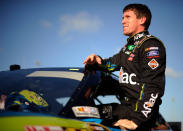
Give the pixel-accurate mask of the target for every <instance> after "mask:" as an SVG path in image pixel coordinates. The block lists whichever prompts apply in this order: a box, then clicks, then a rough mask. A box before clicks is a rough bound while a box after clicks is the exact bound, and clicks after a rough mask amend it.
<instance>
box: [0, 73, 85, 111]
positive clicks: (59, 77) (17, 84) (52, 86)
mask: <svg viewBox="0 0 183 131" xmlns="http://www.w3.org/2000/svg"><path fill="white" fill-rule="evenodd" d="M82 78H83V73H81V72H76V71H65V70H64V71H44V70H43V71H40V70H38V71H37V70H36V71H16V72H1V73H0V94H1V96H2V95H6V96H8V95H9V94H10V93H12V92H15V91H16V92H20V91H22V90H25V89H26V90H30V91H34V92H36V93H37V94H39V95H40V96H41V97H42V98H43V99H44V100H45V101H47V103H48V105H49V108H50V109H49V112H50V113H56V114H58V112H59V111H60V110H61V109H62V108H63V107H64V106H65V105H66V103H67V102H68V100H69V99H70V97H71V95H72V94H73V92H74V91H75V89H76V88H77V87H78V85H79V83H80V81H81V80H82ZM1 108H2V107H1Z"/></svg>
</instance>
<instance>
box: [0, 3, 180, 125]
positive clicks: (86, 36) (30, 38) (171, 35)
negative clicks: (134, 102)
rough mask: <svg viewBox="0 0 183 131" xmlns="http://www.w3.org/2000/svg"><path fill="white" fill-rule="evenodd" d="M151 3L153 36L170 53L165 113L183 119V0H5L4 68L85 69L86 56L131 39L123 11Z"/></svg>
mask: <svg viewBox="0 0 183 131" xmlns="http://www.w3.org/2000/svg"><path fill="white" fill-rule="evenodd" d="M130 3H141V4H146V5H147V6H148V7H149V8H150V10H151V12H152V21H151V25H150V28H149V32H150V34H152V35H154V36H156V37H158V38H160V39H161V40H162V41H163V42H164V44H165V46H166V53H167V68H166V87H165V95H164V96H163V98H162V99H163V103H162V105H161V107H160V112H161V114H162V115H163V116H164V118H165V119H166V120H167V121H182V122H183V102H182V92H183V87H182V82H183V67H182V65H183V61H182V56H183V52H182V50H183V44H181V42H182V37H183V36H182V31H183V26H182V23H183V17H182V13H183V8H182V7H183V1H182V0H174V1H173V0H0V71H4V70H9V66H10V65H12V64H19V65H20V66H21V68H23V69H26V68H37V67H65V66H66V67H71V66H72V67H83V66H84V65H83V64H82V63H83V61H84V60H85V58H86V57H87V56H88V55H90V54H92V53H95V54H98V55H100V56H102V57H104V58H107V57H110V56H112V55H114V54H115V53H117V52H118V51H119V50H120V49H121V48H122V47H123V46H124V45H125V43H126V39H127V37H126V36H124V35H123V33H122V24H121V20H122V10H123V8H124V7H125V5H127V4H130Z"/></svg>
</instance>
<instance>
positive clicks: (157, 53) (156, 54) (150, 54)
mask: <svg viewBox="0 0 183 131" xmlns="http://www.w3.org/2000/svg"><path fill="white" fill-rule="evenodd" d="M151 56H159V51H156V50H152V51H149V52H147V57H151Z"/></svg>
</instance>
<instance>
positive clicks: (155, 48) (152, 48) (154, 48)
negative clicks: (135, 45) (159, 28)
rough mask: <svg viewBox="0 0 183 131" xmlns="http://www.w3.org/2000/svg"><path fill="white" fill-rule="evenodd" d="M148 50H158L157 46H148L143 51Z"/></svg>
mask: <svg viewBox="0 0 183 131" xmlns="http://www.w3.org/2000/svg"><path fill="white" fill-rule="evenodd" d="M150 50H159V47H149V48H146V49H145V51H150Z"/></svg>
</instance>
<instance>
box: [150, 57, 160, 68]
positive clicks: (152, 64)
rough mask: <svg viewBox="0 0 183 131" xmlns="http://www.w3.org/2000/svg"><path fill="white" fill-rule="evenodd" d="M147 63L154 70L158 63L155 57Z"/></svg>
mask: <svg viewBox="0 0 183 131" xmlns="http://www.w3.org/2000/svg"><path fill="white" fill-rule="evenodd" d="M148 65H149V67H151V69H153V70H154V69H156V68H157V67H158V66H159V63H158V62H157V61H156V60H155V59H152V60H151V61H149V63H148Z"/></svg>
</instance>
